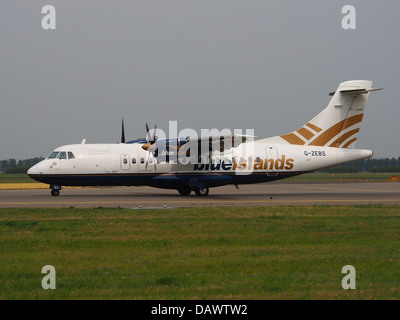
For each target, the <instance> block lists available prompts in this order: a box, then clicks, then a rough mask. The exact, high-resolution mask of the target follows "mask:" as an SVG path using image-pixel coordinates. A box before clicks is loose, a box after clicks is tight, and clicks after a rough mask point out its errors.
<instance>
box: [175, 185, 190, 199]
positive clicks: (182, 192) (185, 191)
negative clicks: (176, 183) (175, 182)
mask: <svg viewBox="0 0 400 320" xmlns="http://www.w3.org/2000/svg"><path fill="white" fill-rule="evenodd" d="M178 192H179V194H180V195H181V196H183V197H187V196H188V195H190V193H191V192H192V190H191V189H190V187H189V186H187V187H183V188H180V189H178Z"/></svg>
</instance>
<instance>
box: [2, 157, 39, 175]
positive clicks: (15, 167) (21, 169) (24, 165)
mask: <svg viewBox="0 0 400 320" xmlns="http://www.w3.org/2000/svg"><path fill="white" fill-rule="evenodd" d="M43 159H44V158H43V157H36V158H30V159H24V160H18V161H17V160H16V159H7V160H1V161H0V172H2V173H26V172H27V171H28V169H29V168H30V167H32V166H34V165H35V164H36V163H38V162H40V161H42V160H43Z"/></svg>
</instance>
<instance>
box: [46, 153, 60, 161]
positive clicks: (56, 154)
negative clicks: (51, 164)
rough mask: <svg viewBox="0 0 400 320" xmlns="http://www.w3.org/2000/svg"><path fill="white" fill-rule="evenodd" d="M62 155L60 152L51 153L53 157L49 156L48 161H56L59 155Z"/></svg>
mask: <svg viewBox="0 0 400 320" xmlns="http://www.w3.org/2000/svg"><path fill="white" fill-rule="evenodd" d="M59 153H60V151H54V152H52V153H51V155H49V157H48V159H55V158H57V156H58V154H59Z"/></svg>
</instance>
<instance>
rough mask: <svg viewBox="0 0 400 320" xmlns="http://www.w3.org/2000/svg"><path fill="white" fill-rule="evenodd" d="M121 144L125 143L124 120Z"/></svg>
mask: <svg viewBox="0 0 400 320" xmlns="http://www.w3.org/2000/svg"><path fill="white" fill-rule="evenodd" d="M121 143H125V128H124V118H122V133H121Z"/></svg>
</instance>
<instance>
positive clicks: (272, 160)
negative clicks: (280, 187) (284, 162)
mask: <svg viewBox="0 0 400 320" xmlns="http://www.w3.org/2000/svg"><path fill="white" fill-rule="evenodd" d="M266 153H267V168H266V169H267V176H277V175H278V172H279V169H278V168H279V166H278V150H277V149H276V148H275V147H267V148H266Z"/></svg>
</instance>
